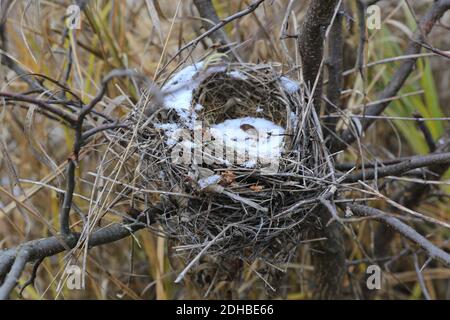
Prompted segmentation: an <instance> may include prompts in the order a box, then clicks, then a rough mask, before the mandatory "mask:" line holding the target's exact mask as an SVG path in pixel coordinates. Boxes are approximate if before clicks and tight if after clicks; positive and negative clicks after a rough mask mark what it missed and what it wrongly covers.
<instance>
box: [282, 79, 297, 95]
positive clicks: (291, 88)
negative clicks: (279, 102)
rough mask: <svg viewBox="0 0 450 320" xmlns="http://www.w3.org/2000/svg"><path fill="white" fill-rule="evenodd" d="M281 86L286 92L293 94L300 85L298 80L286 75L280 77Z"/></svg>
mask: <svg viewBox="0 0 450 320" xmlns="http://www.w3.org/2000/svg"><path fill="white" fill-rule="evenodd" d="M280 83H281V87H282V88H283V89H284V90H286V91H287V92H288V93H290V94H293V93H295V92H297V91H298V90H300V85H299V83H298V82H296V81H294V80H291V79H289V78H288V77H284V76H283V77H280Z"/></svg>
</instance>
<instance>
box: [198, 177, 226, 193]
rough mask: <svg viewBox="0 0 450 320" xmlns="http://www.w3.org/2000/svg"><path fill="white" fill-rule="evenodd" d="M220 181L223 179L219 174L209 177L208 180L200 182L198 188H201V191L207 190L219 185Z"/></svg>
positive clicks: (204, 179)
mask: <svg viewBox="0 0 450 320" xmlns="http://www.w3.org/2000/svg"><path fill="white" fill-rule="evenodd" d="M220 179H222V177H221V176H219V175H217V174H216V175H213V176H209V177H207V178H203V179H200V180H198V186H199V187H200V189H205V188H207V187H209V186H211V185H214V184H217V183H218V182H219V181H220Z"/></svg>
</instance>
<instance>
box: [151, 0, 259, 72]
mask: <svg viewBox="0 0 450 320" xmlns="http://www.w3.org/2000/svg"><path fill="white" fill-rule="evenodd" d="M264 1H265V0H257V1H255V2H253V3H252V4H250V5H249V6H248V7H247V9H245V10H242V11H239V12H237V13H235V14H233V15H231V16H229V17H228V18H225V19H223V20H222V21H221V22H220V23H218V24H216V25H215V26H214V27H211V29H209V30H208V31H206V32H205V33H203V34H201V35H199V36H198V37H197V38H195V39H193V40H191V41H189V42H188V43H187V44H185V45H184V46H183V47H181V48H180V49H179V50H178V52H177V53H176V54H174V55H173V56H172V57H171V58H170V59H169V61H167V62H166V64H165V65H164V66H163V67H162V68H161V70H160V71H159V73H158V75H157V76H156V78H157V77H158V76H159V75H160V74H161V72H163V71H164V70H165V69H166V68H167V66H168V65H169V64H171V63H172V62H173V61H174V60H175V59H176V58H177V57H178V56H179V55H180V54H181V53H183V52H184V51H185V50H186V49H188V48H190V47H192V46H194V47H195V46H197V44H198V43H199V42H200V41H201V40H202V39H204V38H206V37H208V36H209V35H211V34H212V33H214V32H216V31H217V30H219V29H221V28H223V27H224V26H226V25H227V24H229V23H230V22H232V21H234V20H236V19H239V18H242V17H244V16H246V15H248V14H250V13H252V12H253V11H255V10H256V9H257V8H258V7H259V6H260V5H261V4H262V3H263V2H264Z"/></svg>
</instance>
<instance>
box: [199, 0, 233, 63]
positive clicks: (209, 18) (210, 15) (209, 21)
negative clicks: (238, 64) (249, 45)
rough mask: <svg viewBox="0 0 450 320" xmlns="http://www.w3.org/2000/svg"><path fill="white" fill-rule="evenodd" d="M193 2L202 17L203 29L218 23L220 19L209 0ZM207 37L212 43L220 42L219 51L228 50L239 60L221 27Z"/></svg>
mask: <svg viewBox="0 0 450 320" xmlns="http://www.w3.org/2000/svg"><path fill="white" fill-rule="evenodd" d="M194 4H195V6H196V7H197V10H198V12H199V13H200V16H201V17H202V18H203V20H202V23H203V27H204V28H205V30H208V29H209V28H211V27H212V26H215V25H217V24H219V23H220V19H219V17H218V15H217V12H216V10H215V9H214V5H213V4H212V1H211V0H194ZM209 37H210V38H211V40H212V41H213V43H220V45H221V46H222V48H220V49H218V51H219V52H226V51H228V50H230V51H231V54H232V56H233V58H234V60H238V61H239V56H238V55H237V53H236V52H235V50H234V49H233V48H231V47H230V40H229V39H228V37H227V34H226V33H225V30H223V29H222V28H221V29H219V30H217V31H215V32H213V33H212V34H211V35H210V36H209Z"/></svg>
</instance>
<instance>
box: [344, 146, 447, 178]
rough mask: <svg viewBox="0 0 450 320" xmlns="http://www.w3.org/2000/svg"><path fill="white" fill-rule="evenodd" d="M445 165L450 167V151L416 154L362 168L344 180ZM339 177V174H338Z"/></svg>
mask: <svg viewBox="0 0 450 320" xmlns="http://www.w3.org/2000/svg"><path fill="white" fill-rule="evenodd" d="M437 165H443V166H446V167H448V165H450V152H448V153H438V154H431V155H428V156H415V157H411V158H410V159H409V160H406V161H403V162H400V163H396V164H392V165H388V166H385V167H380V168H371V169H366V170H362V171H360V172H357V173H355V174H351V175H347V176H346V177H345V179H344V182H347V183H350V182H357V181H358V180H362V179H363V178H364V179H367V180H370V179H375V178H376V179H381V178H383V177H387V176H395V175H401V174H402V173H405V172H408V171H410V170H413V169H417V168H423V167H428V166H437ZM337 177H339V175H337Z"/></svg>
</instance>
